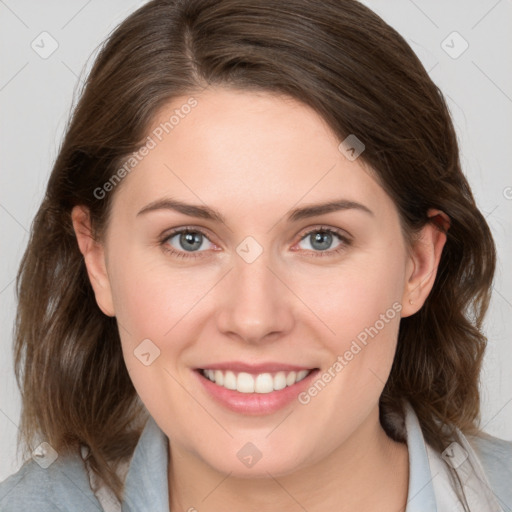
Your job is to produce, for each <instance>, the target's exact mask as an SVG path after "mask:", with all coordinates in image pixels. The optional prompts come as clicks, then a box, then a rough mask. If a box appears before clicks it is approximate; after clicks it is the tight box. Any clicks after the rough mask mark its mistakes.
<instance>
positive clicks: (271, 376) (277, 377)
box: [200, 369, 313, 394]
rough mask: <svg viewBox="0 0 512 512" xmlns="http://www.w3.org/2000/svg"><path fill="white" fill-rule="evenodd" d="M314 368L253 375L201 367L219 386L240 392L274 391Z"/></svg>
mask: <svg viewBox="0 0 512 512" xmlns="http://www.w3.org/2000/svg"><path fill="white" fill-rule="evenodd" d="M312 371H313V370H301V371H298V372H296V371H289V372H284V371H280V372H276V373H259V374H257V375H252V374H250V373H247V372H239V373H236V372H233V371H229V370H228V371H223V370H212V369H201V370H200V372H201V373H202V375H203V376H204V377H206V378H207V379H209V380H211V381H212V382H214V383H215V384H217V385H218V386H221V387H223V388H225V389H230V390H233V391H238V392H239V393H261V394H266V393H272V391H279V390H281V389H284V388H286V387H289V386H293V385H294V384H296V383H297V382H300V381H301V380H303V379H305V378H306V377H307V376H308V375H309V374H310V373H311V372H312Z"/></svg>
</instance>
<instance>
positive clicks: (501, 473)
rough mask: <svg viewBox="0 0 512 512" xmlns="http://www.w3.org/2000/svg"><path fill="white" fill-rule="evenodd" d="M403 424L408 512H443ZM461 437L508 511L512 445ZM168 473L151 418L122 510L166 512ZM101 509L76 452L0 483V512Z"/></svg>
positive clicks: (162, 441) (409, 414)
mask: <svg viewBox="0 0 512 512" xmlns="http://www.w3.org/2000/svg"><path fill="white" fill-rule="evenodd" d="M405 425H406V429H407V446H408V450H409V490H408V503H407V512H448V510H447V509H443V508H442V507H443V505H442V503H445V502H444V501H442V498H441V497H440V495H439V492H440V491H439V489H440V488H441V487H442V484H444V483H445V482H443V481H442V479H443V478H445V476H444V475H443V472H442V471H439V470H438V469H435V468H436V466H435V465H434V464H433V459H432V453H433V452H432V450H431V448H430V447H428V446H427V445H426V443H425V440H424V437H423V434H422V431H421V428H420V425H419V422H418V418H417V416H416V414H415V413H414V411H413V410H412V408H411V407H410V406H408V407H407V410H406V415H405ZM466 439H467V440H468V441H469V443H470V445H471V447H472V448H473V450H474V453H475V454H476V456H477V457H478V460H479V463H480V464H481V467H482V468H483V471H484V473H485V476H483V475H480V477H479V482H482V481H484V482H488V483H489V484H490V490H489V492H490V493H491V494H492V496H493V497H494V498H495V499H496V502H497V503H499V506H501V510H502V511H503V512H512V442H509V441H503V440H500V439H497V438H494V437H491V436H487V435H484V436H478V437H472V438H470V437H467V438H466ZM466 447H467V449H468V450H471V448H469V446H468V445H466ZM429 457H430V458H429ZM439 460H441V459H439ZM438 467H439V466H438ZM433 468H434V470H433ZM167 471H168V439H167V436H166V435H165V434H164V433H163V432H162V430H161V429H160V428H159V427H158V425H157V424H156V422H155V421H154V420H153V419H152V418H151V417H150V418H149V420H148V422H147V423H146V425H145V427H144V430H143V432H142V435H141V437H140V439H139V442H138V444H137V446H136V448H135V451H134V454H133V457H132V459H131V461H130V465H129V469H128V473H127V475H126V480H125V498H124V502H123V504H122V510H123V512H169V492H168V483H167ZM486 487H487V485H486ZM102 510H103V509H102V507H101V505H100V502H99V501H98V499H97V497H96V495H95V494H94V492H93V490H92V488H91V486H90V483H89V477H88V473H87V470H86V468H85V465H84V462H83V460H82V458H81V457H80V456H79V455H78V454H76V455H65V456H59V457H58V458H57V459H56V460H55V461H54V462H53V463H52V464H51V465H50V466H49V467H48V468H47V469H43V468H42V467H40V466H39V464H37V463H36V462H35V461H34V460H32V459H30V460H29V461H28V462H26V463H25V464H24V465H23V466H22V467H21V468H20V470H19V471H18V472H17V473H15V474H14V475H11V476H10V477H9V478H7V479H6V480H4V481H3V482H2V483H0V511H1V512H26V511H37V512H56V511H62V512H64V511H65V512H70V511H77V512H98V511H102ZM454 510H455V509H454ZM461 510H462V509H461ZM494 510H497V511H499V510H500V509H499V507H498V508H495V509H494ZM449 512H452V510H450V511H449ZM472 512H481V510H474V511H473V510H472Z"/></svg>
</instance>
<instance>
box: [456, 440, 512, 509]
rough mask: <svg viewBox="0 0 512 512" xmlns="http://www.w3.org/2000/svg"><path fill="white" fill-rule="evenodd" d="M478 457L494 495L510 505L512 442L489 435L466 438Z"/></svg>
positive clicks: (511, 492)
mask: <svg viewBox="0 0 512 512" xmlns="http://www.w3.org/2000/svg"><path fill="white" fill-rule="evenodd" d="M466 438H467V440H468V441H469V443H470V444H471V447H472V448H473V450H474V451H475V453H476V455H477V456H478V458H479V460H480V463H481V464H482V467H483V469H484V471H485V474H486V476H487V479H488V480H489V483H490V484H491V487H492V490H493V491H494V494H495V495H496V496H497V497H498V499H499V500H501V502H502V503H505V504H507V505H510V504H512V485H511V484H512V441H505V440H504V439H499V438H497V437H493V436H491V435H489V434H485V433H481V434H479V435H477V436H467V437H466Z"/></svg>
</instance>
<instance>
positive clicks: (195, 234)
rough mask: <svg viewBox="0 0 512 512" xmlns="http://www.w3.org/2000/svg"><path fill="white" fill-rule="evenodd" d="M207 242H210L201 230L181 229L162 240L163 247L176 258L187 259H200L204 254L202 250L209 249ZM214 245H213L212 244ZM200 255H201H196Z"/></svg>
mask: <svg viewBox="0 0 512 512" xmlns="http://www.w3.org/2000/svg"><path fill="white" fill-rule="evenodd" d="M206 242H209V243H210V244H212V242H210V240H209V239H208V237H207V236H206V234H205V233H203V232H202V231H201V230H199V229H192V228H181V229H176V230H175V231H173V232H171V233H170V234H167V235H166V236H165V238H164V239H163V240H162V242H161V245H162V247H163V249H164V250H165V251H167V252H169V253H171V254H173V255H175V256H178V257H182V258H187V257H192V258H196V257H200V256H203V254H202V253H203V252H204V251H201V250H200V249H209V248H211V247H207V246H206V247H205V245H207V244H206ZM212 245H213V244H212ZM195 253H199V254H195Z"/></svg>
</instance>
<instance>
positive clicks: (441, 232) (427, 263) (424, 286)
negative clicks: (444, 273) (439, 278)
mask: <svg viewBox="0 0 512 512" xmlns="http://www.w3.org/2000/svg"><path fill="white" fill-rule="evenodd" d="M428 216H429V218H430V219H431V221H430V222H429V223H427V224H426V225H425V226H424V227H423V229H422V230H421V233H420V236H419V238H418V239H417V240H416V241H415V243H414V245H413V247H411V249H410V260H409V265H408V266H409V268H410V270H409V271H408V275H407V276H406V277H407V281H406V283H405V288H404V294H403V297H402V304H403V309H402V317H407V316H410V315H413V314H414V313H416V312H417V311H418V310H419V309H421V307H422V306H423V304H424V303H425V300H426V299H427V297H428V295H429V293H430V291H431V290H432V288H433V286H434V282H435V279H436V275H437V269H438V266H439V262H440V261H441V254H442V251H443V247H444V245H445V243H446V232H447V231H448V229H449V227H450V219H449V217H448V216H447V215H446V214H445V213H444V212H442V211H441V210H436V209H430V210H429V211H428Z"/></svg>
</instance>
